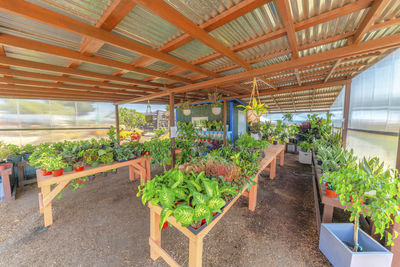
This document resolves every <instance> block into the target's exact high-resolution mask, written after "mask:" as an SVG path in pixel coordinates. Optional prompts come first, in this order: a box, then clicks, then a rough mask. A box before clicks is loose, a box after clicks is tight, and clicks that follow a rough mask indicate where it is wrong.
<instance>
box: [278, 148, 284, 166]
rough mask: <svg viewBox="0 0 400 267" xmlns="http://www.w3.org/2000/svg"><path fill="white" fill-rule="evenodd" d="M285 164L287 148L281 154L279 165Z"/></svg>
mask: <svg viewBox="0 0 400 267" xmlns="http://www.w3.org/2000/svg"><path fill="white" fill-rule="evenodd" d="M283 165H285V150H282V152H281V154H280V156H279V166H283Z"/></svg>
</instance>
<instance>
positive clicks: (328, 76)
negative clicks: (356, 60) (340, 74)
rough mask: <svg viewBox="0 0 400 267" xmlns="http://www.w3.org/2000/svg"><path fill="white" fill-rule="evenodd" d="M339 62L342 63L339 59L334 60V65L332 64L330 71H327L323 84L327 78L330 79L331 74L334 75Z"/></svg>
mask: <svg viewBox="0 0 400 267" xmlns="http://www.w3.org/2000/svg"><path fill="white" fill-rule="evenodd" d="M341 61H342V59H340V58H339V59H338V60H336V62H335V64H333V66H332V68H331V70H330V71H329V73H328V75H326V78H325V80H324V83H326V82H327V81H328V80H329V78H330V77H331V75H332V73H334V72H335V69H336V68H337V67H338V66H339V65H340V62H341Z"/></svg>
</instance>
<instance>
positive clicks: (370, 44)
mask: <svg viewBox="0 0 400 267" xmlns="http://www.w3.org/2000/svg"><path fill="white" fill-rule="evenodd" d="M399 38H400V34H394V35H391V36H387V37H382V38H379V39H375V40H371V41H367V42H362V43H359V44H357V45H351V46H345V47H341V48H337V49H333V50H330V51H326V52H321V53H318V54H313V55H309V56H304V57H302V58H299V59H296V60H290V61H286V62H282V63H277V64H273V65H270V66H265V67H262V68H258V69H255V70H250V71H245V72H241V73H237V74H233V75H229V76H225V77H221V78H216V79H213V80H208V81H204V82H199V83H196V84H190V85H186V86H182V87H178V88H174V89H169V90H168V92H165V93H164V92H162V93H160V94H157V95H156V94H153V95H150V96H146V97H142V98H138V99H131V100H128V101H126V102H125V103H129V102H136V101H142V100H146V99H154V98H158V97H160V96H163V95H164V94H167V93H170V92H175V93H176V92H186V91H194V90H197V89H201V88H208V87H210V86H217V85H220V84H223V83H229V82H237V81H241V80H245V79H249V78H252V77H257V76H260V75H266V74H268V73H273V72H276V71H283V70H288V69H294V68H298V67H301V66H303V65H307V64H316V63H321V62H326V61H333V60H337V59H339V58H346V57H351V56H354V55H360V54H363V53H364V54H365V53H369V52H374V51H377V50H386V49H389V48H394V47H399V46H400V42H399V41H398V40H399Z"/></svg>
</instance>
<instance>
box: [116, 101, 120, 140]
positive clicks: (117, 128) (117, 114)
mask: <svg viewBox="0 0 400 267" xmlns="http://www.w3.org/2000/svg"><path fill="white" fill-rule="evenodd" d="M115 127H116V131H117V142H118V145H119V143H120V140H119V111H118V105H115Z"/></svg>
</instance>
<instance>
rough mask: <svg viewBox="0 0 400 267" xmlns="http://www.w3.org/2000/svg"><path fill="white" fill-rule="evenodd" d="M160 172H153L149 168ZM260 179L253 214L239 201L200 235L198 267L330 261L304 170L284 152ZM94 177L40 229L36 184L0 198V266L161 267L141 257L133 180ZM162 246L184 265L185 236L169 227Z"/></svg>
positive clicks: (145, 228) (143, 234) (143, 226)
mask: <svg viewBox="0 0 400 267" xmlns="http://www.w3.org/2000/svg"><path fill="white" fill-rule="evenodd" d="M159 171H160V170H155V171H153V174H154V173H157V172H159ZM266 174H267V173H265V176H264V177H262V178H261V179H260V188H259V190H258V202H257V208H256V211H255V212H250V211H249V210H248V209H247V203H248V201H247V199H245V198H241V199H239V201H238V202H237V203H236V204H235V205H234V206H233V207H232V209H231V210H230V211H229V212H228V214H226V216H224V218H222V220H220V222H219V223H218V224H217V225H216V226H215V227H214V229H213V230H212V231H211V232H210V233H209V234H208V235H207V237H206V238H205V240H204V254H203V265H204V266H307V267H309V266H330V265H329V262H328V261H327V260H326V259H325V257H324V256H323V255H322V254H321V253H320V251H319V250H318V235H317V231H316V226H315V224H316V222H315V213H314V202H313V201H314V200H313V190H312V180H311V168H310V167H309V166H305V165H301V164H299V163H298V162H297V156H296V155H292V154H286V162H285V166H284V167H278V168H277V176H276V178H275V179H274V180H270V179H269V178H267V176H266ZM127 177H128V172H127V170H126V169H121V170H120V172H119V173H118V174H116V175H111V174H109V175H108V176H106V177H103V176H102V175H98V176H97V177H96V179H95V180H94V181H93V182H91V183H89V184H88V185H87V186H86V187H85V188H83V189H79V190H78V191H76V192H66V193H65V194H64V196H63V198H62V199H60V200H55V201H54V202H53V216H54V224H53V225H52V226H51V227H50V228H48V229H44V228H43V217H42V216H41V215H40V214H39V209H38V201H37V193H38V192H39V190H38V188H37V187H36V185H30V186H25V187H24V188H23V189H20V190H19V191H18V194H17V200H16V201H13V202H10V203H0V266H167V264H166V263H165V262H164V261H163V260H161V259H159V260H157V261H155V262H153V261H152V260H151V259H150V257H149V245H148V237H149V210H148V208H146V207H144V206H143V205H142V204H141V202H140V199H138V198H137V197H136V193H137V186H138V184H139V183H138V181H134V182H133V183H131V182H129V180H128V178H127ZM162 238H163V241H162V245H163V247H164V249H165V250H167V251H168V252H169V253H170V255H171V256H173V257H174V258H175V259H176V260H177V261H178V262H179V263H180V264H182V265H184V266H186V265H187V257H188V244H189V241H188V240H187V238H186V237H184V236H183V235H182V234H181V233H180V232H178V231H177V230H176V229H174V228H171V227H170V228H168V229H166V230H163V233H162Z"/></svg>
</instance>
